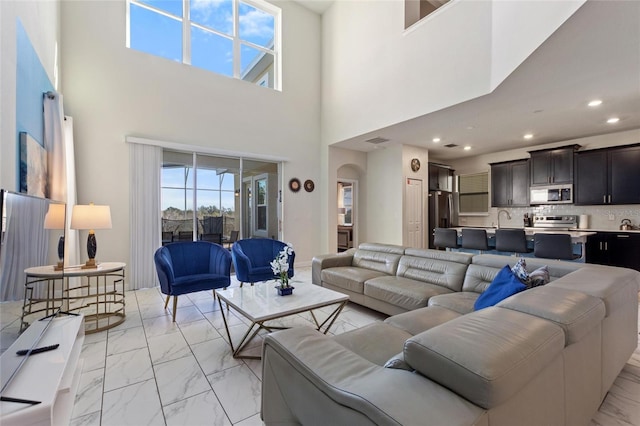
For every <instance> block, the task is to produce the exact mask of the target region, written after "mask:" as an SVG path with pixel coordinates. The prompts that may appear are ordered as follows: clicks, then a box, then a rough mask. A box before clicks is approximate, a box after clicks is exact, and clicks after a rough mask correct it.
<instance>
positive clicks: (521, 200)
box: [491, 160, 529, 207]
mask: <svg viewBox="0 0 640 426" xmlns="http://www.w3.org/2000/svg"><path fill="white" fill-rule="evenodd" d="M528 205H529V160H517V161H508V162H505V163H493V164H491V206H492V207H523V206H528Z"/></svg>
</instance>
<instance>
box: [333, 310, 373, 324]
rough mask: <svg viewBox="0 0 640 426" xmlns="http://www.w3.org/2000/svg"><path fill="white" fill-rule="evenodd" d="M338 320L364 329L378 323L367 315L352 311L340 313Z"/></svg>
mask: <svg viewBox="0 0 640 426" xmlns="http://www.w3.org/2000/svg"><path fill="white" fill-rule="evenodd" d="M338 319H340V320H341V321H344V322H348V323H349V324H351V325H354V326H356V327H357V328H360V327H364V326H365V325H369V324H372V323H374V322H376V321H380V320H379V319H378V318H376V317H372V316H371V315H369V314H368V313H365V312H360V311H358V310H354V309H350V310H347V311H343V312H342V313H340V316H339V317H338Z"/></svg>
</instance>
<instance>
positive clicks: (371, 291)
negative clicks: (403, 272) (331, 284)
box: [364, 276, 451, 310]
mask: <svg viewBox="0 0 640 426" xmlns="http://www.w3.org/2000/svg"><path fill="white" fill-rule="evenodd" d="M446 293H451V290H449V289H447V288H446V287H441V286H438V285H433V284H428V283H425V282H421V281H415V280H411V279H408V278H403V277H398V276H395V277H391V276H384V277H378V278H373V279H370V280H367V281H365V283H364V294H365V295H366V296H369V297H371V298H374V299H378V300H382V301H384V302H387V303H390V304H392V305H395V306H399V307H401V308H404V309H406V310H412V309H418V308H424V307H426V306H427V301H428V300H429V298H431V297H433V296H436V295H438V294H446Z"/></svg>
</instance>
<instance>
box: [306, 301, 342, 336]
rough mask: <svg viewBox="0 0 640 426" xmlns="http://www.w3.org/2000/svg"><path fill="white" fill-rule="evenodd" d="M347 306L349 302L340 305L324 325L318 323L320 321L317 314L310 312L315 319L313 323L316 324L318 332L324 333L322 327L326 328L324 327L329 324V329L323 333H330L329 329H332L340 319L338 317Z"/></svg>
mask: <svg viewBox="0 0 640 426" xmlns="http://www.w3.org/2000/svg"><path fill="white" fill-rule="evenodd" d="M346 305H347V302H346V301H344V302H341V303H340V305H338V307H337V308H336V309H334V311H333V312H332V313H331V314H330V315H329V316H328V317H327V319H325V320H324V321H323V322H322V324H319V323H318V320H317V318H316V316H315V314H314V313H313V311H309V312H310V313H311V317H313V321H314V322H315V323H316V326H317V328H316V330H318V331H322V327H324V325H325V324H326V323H327V322H328V321H330V322H329V324H328V325H327V327H326V328H325V329H324V331H323V333H324V334H327V333H328V332H329V329H330V328H331V326H332V325H333V323H334V322H335V321H336V319H337V318H338V315H340V312H342V309H343V308H344V307H345V306H346Z"/></svg>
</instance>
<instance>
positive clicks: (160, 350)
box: [147, 332, 191, 364]
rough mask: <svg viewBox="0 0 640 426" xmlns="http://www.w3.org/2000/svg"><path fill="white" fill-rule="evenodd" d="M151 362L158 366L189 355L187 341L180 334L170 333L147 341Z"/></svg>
mask: <svg viewBox="0 0 640 426" xmlns="http://www.w3.org/2000/svg"><path fill="white" fill-rule="evenodd" d="M147 342H148V344H149V353H150V354H151V362H152V363H153V364H159V363H161V362H167V361H171V360H174V359H178V358H183V357H185V356H189V355H191V351H190V350H189V345H187V341H186V340H184V337H182V333H179V332H178V333H170V334H164V335H161V336H154V337H150V338H149V339H147Z"/></svg>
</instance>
